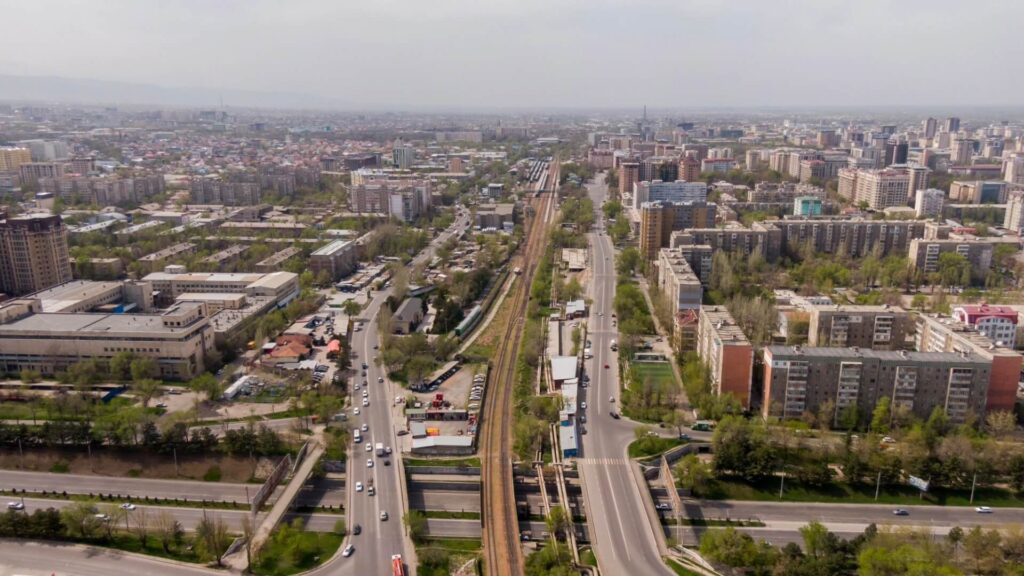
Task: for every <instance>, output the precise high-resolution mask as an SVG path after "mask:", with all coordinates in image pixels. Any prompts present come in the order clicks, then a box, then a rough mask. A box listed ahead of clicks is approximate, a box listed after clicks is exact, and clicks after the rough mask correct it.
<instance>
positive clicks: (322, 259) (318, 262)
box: [309, 240, 363, 282]
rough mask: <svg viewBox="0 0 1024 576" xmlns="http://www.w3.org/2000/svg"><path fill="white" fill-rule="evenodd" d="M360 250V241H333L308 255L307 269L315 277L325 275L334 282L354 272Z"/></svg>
mask: <svg viewBox="0 0 1024 576" xmlns="http://www.w3.org/2000/svg"><path fill="white" fill-rule="evenodd" d="M362 248H363V243H362V242H361V241H360V240H335V241H333V242H331V243H330V244H327V245H326V246H323V247H321V248H319V249H317V250H315V251H313V253H312V254H310V255H309V269H310V270H311V271H312V272H313V274H314V275H316V276H319V275H320V274H321V273H326V274H327V275H328V276H329V277H330V279H331V281H332V282H336V281H338V280H340V279H341V278H343V277H345V276H348V275H349V274H351V273H352V272H354V271H355V269H356V267H357V266H358V265H359V259H360V258H361V257H362V254H363V250H362Z"/></svg>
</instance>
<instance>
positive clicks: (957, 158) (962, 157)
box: [949, 138, 977, 165]
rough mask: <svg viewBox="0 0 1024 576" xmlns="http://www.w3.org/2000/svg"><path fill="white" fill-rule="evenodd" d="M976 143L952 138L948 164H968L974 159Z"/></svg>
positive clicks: (966, 139) (968, 139) (967, 139)
mask: <svg viewBox="0 0 1024 576" xmlns="http://www.w3.org/2000/svg"><path fill="white" fill-rule="evenodd" d="M976 143H977V141H976V140H973V139H971V138H953V145H952V148H951V151H950V152H951V153H950V157H949V160H950V162H952V163H953V164H957V165H967V164H970V163H971V159H972V158H973V157H974V145H975V144H976Z"/></svg>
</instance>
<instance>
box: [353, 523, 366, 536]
mask: <svg viewBox="0 0 1024 576" xmlns="http://www.w3.org/2000/svg"><path fill="white" fill-rule="evenodd" d="M362 533H363V526H362V524H356V525H355V526H353V527H352V535H353V536H359V535H360V534H362Z"/></svg>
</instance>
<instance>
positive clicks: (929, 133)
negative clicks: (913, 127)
mask: <svg viewBox="0 0 1024 576" xmlns="http://www.w3.org/2000/svg"><path fill="white" fill-rule="evenodd" d="M921 127H922V128H923V131H924V137H925V138H934V137H935V132H936V130H938V127H939V121H938V120H936V119H935V118H931V117H929V118H928V119H927V120H925V121H924V122H922V123H921Z"/></svg>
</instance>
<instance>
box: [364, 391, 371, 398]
mask: <svg viewBox="0 0 1024 576" xmlns="http://www.w3.org/2000/svg"><path fill="white" fill-rule="evenodd" d="M369 395H370V391H369V390H363V398H366V397H368V396H369Z"/></svg>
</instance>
